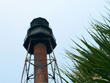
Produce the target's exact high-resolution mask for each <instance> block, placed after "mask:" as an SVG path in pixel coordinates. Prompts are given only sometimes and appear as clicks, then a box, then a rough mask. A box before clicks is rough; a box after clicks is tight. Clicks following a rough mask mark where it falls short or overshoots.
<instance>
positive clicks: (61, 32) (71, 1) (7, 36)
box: [0, 0, 106, 83]
mask: <svg viewBox="0 0 110 83" xmlns="http://www.w3.org/2000/svg"><path fill="white" fill-rule="evenodd" d="M104 6H106V0H0V38H1V39H0V83H20V80H21V74H22V70H23V66H24V61H25V57H26V50H25V49H24V47H23V43H24V38H25V36H26V33H27V29H28V28H29V26H30V22H31V21H32V20H33V19H34V18H36V17H43V18H46V19H47V20H48V21H49V23H50V26H51V28H52V30H53V34H54V36H55V38H56V42H57V47H56V48H55V50H54V51H55V55H56V58H57V62H58V65H62V64H65V63H66V62H65V60H66V58H65V56H64V55H65V49H68V50H71V46H74V43H73V42H72V41H71V39H73V40H75V41H76V42H78V43H80V42H79V40H78V39H77V37H81V35H83V36H84V37H85V38H86V39H88V40H89V41H91V42H92V38H91V37H90V36H89V34H88V33H87V31H86V29H85V28H88V26H90V19H91V17H92V18H95V19H97V20H101V15H100V14H105V8H104ZM76 36H77V37H76ZM67 61H68V60H67ZM69 63H71V62H69Z"/></svg>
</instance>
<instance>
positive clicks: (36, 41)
mask: <svg viewBox="0 0 110 83" xmlns="http://www.w3.org/2000/svg"><path fill="white" fill-rule="evenodd" d="M56 45H57V44H56V40H55V37H54V35H53V32H52V29H51V28H50V27H49V22H48V21H47V20H46V19H44V18H41V17H39V18H35V19H33V20H32V22H31V23H30V28H29V29H28V31H27V35H26V37H25V40H24V44H23V46H24V48H25V49H26V50H27V55H26V59H25V64H24V68H23V73H22V78H21V83H22V81H23V79H24V78H23V77H24V73H25V72H26V79H25V81H24V82H25V83H29V81H30V80H31V79H33V80H34V81H33V82H32V83H49V80H48V79H49V77H50V76H51V78H52V79H53V80H54V83H57V82H56V79H55V70H56V69H57V71H58V73H59V75H60V72H59V69H58V65H57V62H56V58H55V54H54V52H53V50H54V48H55V47H56ZM52 52H53V56H51V55H50V54H51V53H52ZM29 54H30V55H29ZM47 56H49V58H48V59H47ZM32 57H33V59H32ZM32 61H33V62H32ZM53 63H54V64H55V65H54V67H53ZM31 65H33V70H34V71H33V74H32V73H31V74H30V71H31V70H30V69H31V68H30V67H31ZM48 65H51V71H52V75H51V74H50V73H49V72H48ZM55 67H56V68H55ZM60 77H61V76H60ZM60 80H61V78H60ZM24 82H23V83H24ZM30 83H31V82H30ZM52 83H53V82H52ZM61 83H62V80H61Z"/></svg>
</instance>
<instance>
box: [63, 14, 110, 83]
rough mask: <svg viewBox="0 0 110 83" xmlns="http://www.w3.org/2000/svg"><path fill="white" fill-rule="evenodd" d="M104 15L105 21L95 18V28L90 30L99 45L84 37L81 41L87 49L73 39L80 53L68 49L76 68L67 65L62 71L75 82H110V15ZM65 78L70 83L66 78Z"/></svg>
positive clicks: (93, 25) (93, 23)
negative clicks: (89, 41)
mask: <svg viewBox="0 0 110 83" xmlns="http://www.w3.org/2000/svg"><path fill="white" fill-rule="evenodd" d="M102 17H103V22H100V21H96V20H95V21H94V22H92V23H91V26H92V28H93V30H92V29H91V30H89V31H88V33H89V34H90V35H91V37H92V38H93V40H95V42H96V44H97V45H98V47H97V46H96V45H94V44H90V43H88V42H87V41H86V40H85V39H84V38H82V39H80V41H81V42H82V43H83V44H84V45H85V46H86V47H87V48H86V49H85V48H84V47H82V46H81V45H79V44H78V43H76V42H75V41H73V42H74V43H75V44H76V45H77V47H76V48H74V47H73V49H75V50H76V51H77V52H78V53H79V54H80V55H77V54H75V53H73V52H70V51H66V54H67V56H68V57H69V59H70V60H71V61H72V63H73V64H74V65H75V69H74V67H71V66H66V68H65V69H64V70H62V72H63V73H64V74H65V75H66V76H67V77H68V78H69V79H70V80H71V82H73V83H110V15H109V14H108V17H104V16H102ZM63 80H64V81H65V82H66V83H70V82H68V81H67V80H66V79H64V78H63Z"/></svg>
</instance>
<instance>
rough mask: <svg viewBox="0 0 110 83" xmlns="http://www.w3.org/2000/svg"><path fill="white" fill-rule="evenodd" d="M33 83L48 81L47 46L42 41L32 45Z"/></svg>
mask: <svg viewBox="0 0 110 83" xmlns="http://www.w3.org/2000/svg"><path fill="white" fill-rule="evenodd" d="M34 65H35V66H34V83H48V70H47V48H46V45H45V44H43V43H38V44H36V45H35V46H34Z"/></svg>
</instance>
